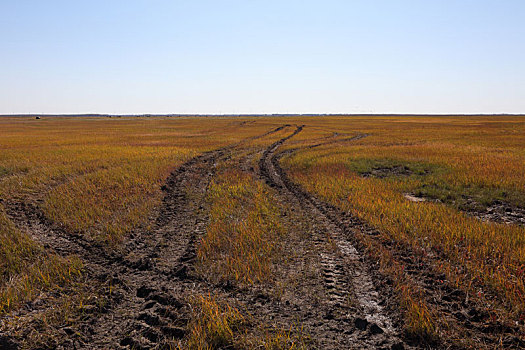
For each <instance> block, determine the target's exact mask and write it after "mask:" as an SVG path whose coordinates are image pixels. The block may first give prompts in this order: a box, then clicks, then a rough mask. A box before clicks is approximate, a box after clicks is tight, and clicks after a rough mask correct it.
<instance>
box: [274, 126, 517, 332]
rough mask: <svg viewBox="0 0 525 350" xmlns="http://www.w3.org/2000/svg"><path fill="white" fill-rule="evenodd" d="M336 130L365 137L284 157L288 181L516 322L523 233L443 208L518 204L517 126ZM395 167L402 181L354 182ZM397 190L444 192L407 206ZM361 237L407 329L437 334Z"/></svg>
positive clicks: (384, 253) (431, 316)
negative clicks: (468, 201) (390, 284)
mask: <svg viewBox="0 0 525 350" xmlns="http://www.w3.org/2000/svg"><path fill="white" fill-rule="evenodd" d="M482 119H483V118H482ZM511 129H512V132H511ZM342 130H343V131H348V132H352V131H353V132H367V133H370V134H371V135H370V136H369V137H367V138H364V139H362V140H359V141H358V142H355V143H354V144H339V145H338V144H334V145H327V146H324V147H319V148H316V149H312V150H304V151H299V152H297V153H295V155H293V156H291V157H287V158H285V159H283V165H284V166H285V168H287V169H288V171H289V172H290V174H291V176H292V179H293V180H294V181H296V182H298V183H299V184H301V185H302V186H303V187H304V188H305V189H306V190H308V191H310V192H312V193H314V194H316V195H318V196H320V197H321V198H323V199H324V200H326V201H328V202H330V203H332V204H334V205H336V206H338V207H339V208H341V209H343V210H344V211H348V212H350V213H352V214H353V215H355V216H356V217H358V218H360V219H362V220H363V221H365V222H367V223H369V224H370V225H371V226H373V227H376V228H378V229H379V231H380V232H381V237H382V239H383V240H385V241H387V242H392V241H394V242H400V243H402V244H408V246H409V247H411V249H412V250H413V251H415V252H418V254H420V255H421V256H423V257H427V258H430V257H432V259H434V260H435V259H438V261H440V263H438V264H436V266H435V268H436V269H437V271H438V272H439V273H444V274H445V276H446V278H447V280H448V281H450V282H451V283H452V285H454V286H457V287H459V288H461V289H463V290H465V291H467V292H468V293H470V295H473V296H474V297H473V299H474V298H476V297H479V298H478V301H479V303H480V305H484V306H485V308H488V309H490V312H491V313H492V314H495V315H498V316H497V318H498V319H499V320H500V321H503V322H510V323H513V322H519V320H520V319H523V316H524V312H525V303H524V300H525V298H524V295H525V294H524V293H525V277H524V274H523V266H525V228H523V227H520V226H517V225H504V224H498V223H493V222H483V221H480V220H479V219H477V218H474V217H471V216H469V215H466V214H465V213H463V212H461V211H459V210H458V208H460V207H461V205H458V206H457V207H454V206H453V205H447V202H448V203H451V202H452V201H458V198H459V199H460V198H463V197H465V196H472V197H474V198H478V200H479V202H480V203H490V202H492V201H494V200H500V199H502V198H503V197H504V198H505V199H507V200H508V199H509V198H514V200H513V201H514V202H515V203H523V202H522V200H523V195H524V194H525V192H523V188H525V187H524V184H525V161H524V160H525V152H524V149H523V147H520V146H519V144H520V142H524V141H525V122H524V121H523V120H519V119H518V120H515V119H512V118H510V120H508V121H497V122H496V121H495V120H490V119H486V120H481V121H480V120H475V119H474V118H397V119H396V118H371V119H370V120H364V119H360V118H356V119H355V123H349V124H347V126H342ZM306 132H308V129H306ZM311 133H312V135H311V137H312V138H313V137H315V136H314V135H316V133H315V132H313V131H311ZM386 154H387V155H388V158H385V155H386ZM427 164H431V166H427ZM396 166H403V169H407V172H408V173H410V174H409V176H397V175H395V174H394V175H392V176H385V177H381V178H380V177H374V176H370V177H367V178H363V177H362V176H361V174H362V173H365V172H369V171H371V170H373V168H374V167H377V168H387V170H388V169H392V168H393V167H396ZM435 169H437V171H436V170H435ZM440 169H444V171H440ZM404 193H415V194H419V195H428V196H430V197H432V196H433V197H437V198H441V196H445V198H444V199H446V200H444V203H436V202H432V201H430V202H423V203H414V202H410V201H408V200H406V199H405V198H404V197H403V194H404ZM511 201H512V200H511ZM459 203H461V202H460V201H459ZM362 239H363V240H364V241H363V244H364V245H365V246H367V247H368V248H369V251H371V252H372V254H373V255H374V256H375V258H376V259H378V260H379V261H382V262H383V267H384V270H385V271H387V274H389V275H391V276H394V279H395V280H396V281H395V285H396V287H397V290H398V297H399V300H400V305H401V306H402V308H403V309H404V310H405V311H404V312H405V315H406V321H405V322H406V325H407V326H406V328H407V331H408V332H409V333H411V334H412V335H414V336H421V337H423V338H433V337H434V336H435V334H436V333H439V332H441V330H442V328H443V327H445V326H446V325H442V324H441V322H442V319H441V317H440V315H439V313H438V312H437V310H432V308H431V307H430V305H426V304H425V301H424V300H423V299H421V298H420V297H419V295H420V293H419V292H418V287H417V286H415V285H411V282H410V280H409V279H406V278H405V277H404V273H403V263H402V262H397V261H396V259H395V258H393V257H392V255H391V254H390V255H389V254H388V253H389V250H388V248H385V247H382V246H381V245H380V244H379V245H378V243H377V242H378V241H379V240H375V242H374V241H373V240H371V239H369V238H366V237H362ZM374 252H376V253H377V254H374ZM396 266H397V268H396ZM480 290H482V291H483V292H480ZM489 295H490V298H489V299H490V301H489V300H487V299H486V297H488V296H489ZM495 301H497V302H495ZM503 309H505V310H506V311H503ZM440 324H441V325H440ZM440 329H441V330H440Z"/></svg>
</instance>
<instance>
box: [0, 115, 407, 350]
mask: <svg viewBox="0 0 525 350" xmlns="http://www.w3.org/2000/svg"><path fill="white" fill-rule="evenodd" d="M293 128H294V127H292V126H290V125H282V126H280V127H277V128H274V129H271V130H269V131H268V132H266V133H264V134H261V135H259V136H255V137H252V138H250V139H247V140H245V141H250V140H258V139H262V138H264V137H265V136H269V135H272V134H274V133H277V132H285V131H287V132H288V134H287V135H286V136H285V137H283V138H281V139H280V140H278V141H277V142H274V143H272V144H271V145H270V146H268V147H267V148H264V147H261V146H258V148H257V149H252V150H251V151H249V152H248V155H247V156H244V157H240V158H239V160H238V161H239V166H240V167H241V168H243V169H246V170H247V171H251V172H255V173H257V174H256V175H257V176H259V177H260V178H261V179H262V180H264V181H265V182H267V183H268V184H269V185H270V186H272V187H273V190H272V191H273V192H272V193H274V194H275V197H276V198H275V199H276V201H278V202H280V203H281V204H282V205H283V207H284V206H286V207H290V208H293V213H291V214H290V215H289V217H288V218H286V219H285V220H288V221H287V222H288V225H289V226H290V227H292V226H293V225H294V223H295V222H298V221H301V222H302V225H303V227H305V230H308V232H306V234H308V235H309V239H308V240H304V239H302V238H301V237H300V234H305V232H302V233H301V232H296V231H297V229H296V227H295V226H294V227H295V230H296V231H293V232H291V236H290V238H289V239H290V241H289V243H290V246H291V249H292V250H294V251H296V252H301V254H303V255H301V256H299V257H298V258H297V259H296V261H295V265H290V266H284V267H282V270H281V272H282V273H283V275H293V274H297V271H299V270H301V269H303V270H305V271H306V270H308V271H309V270H311V269H314V270H315V271H318V273H315V274H314V275H312V276H309V277H308V278H303V279H302V280H301V279H300V278H298V282H296V285H295V286H294V287H293V288H290V290H288V291H286V292H285V293H284V296H282V297H281V298H278V297H275V296H274V294H275V293H274V292H273V291H272V290H264V289H260V288H237V287H232V286H224V285H213V284H210V283H209V282H208V281H205V280H202V279H201V278H200V277H199V276H198V275H197V274H195V272H194V268H193V267H194V264H195V260H196V253H195V251H196V243H197V242H198V240H199V238H200V237H202V236H203V235H204V234H205V231H206V225H207V224H208V217H207V213H206V210H207V208H206V203H205V198H206V194H207V191H208V187H209V184H210V181H211V180H212V179H213V177H214V175H215V171H216V168H217V165H219V164H220V163H221V162H225V161H227V160H229V159H231V158H235V157H236V154H241V153H243V154H244V153H246V152H245V149H244V148H243V142H241V143H238V144H235V145H230V146H228V147H225V148H222V149H219V150H216V151H212V152H208V153H204V154H202V155H200V156H198V157H195V158H193V159H191V160H190V161H188V162H186V163H185V164H183V165H182V166H180V167H179V168H178V169H177V170H176V171H175V172H173V174H172V175H171V176H170V177H169V178H168V180H167V182H166V184H165V185H164V186H163V190H164V193H165V196H164V199H163V203H162V208H161V210H160V212H159V215H158V218H157V219H156V222H155V225H154V227H153V229H151V230H149V231H137V232H134V233H133V234H131V235H130V237H129V240H128V241H127V242H126V244H125V245H124V246H123V247H121V248H120V249H119V250H116V251H111V252H110V251H108V250H107V249H106V248H105V247H103V246H102V245H100V244H97V243H96V242H94V241H91V240H89V239H87V238H85V237H83V236H81V235H79V234H75V233H72V232H67V231H65V230H63V229H62V228H60V227H58V226H56V225H54V224H53V223H50V222H49V221H47V220H46V219H45V217H44V215H43V214H42V213H41V212H40V211H39V209H38V208H37V207H34V206H27V205H23V204H20V203H18V204H16V203H12V204H11V205H10V206H9V207H8V214H9V216H10V217H11V218H12V220H13V221H14V222H15V223H16V225H17V226H18V227H19V228H20V229H22V230H24V231H26V232H28V233H29V234H31V236H32V237H33V238H34V239H35V240H36V241H38V242H40V243H41V244H42V245H44V246H45V247H46V248H47V249H50V250H53V251H54V252H56V253H57V254H59V255H61V256H69V255H76V256H79V257H80V258H81V259H82V261H83V262H84V265H85V274H86V275H87V276H88V277H89V279H92V280H94V281H99V283H100V284H110V285H111V286H112V289H111V295H110V296H108V300H107V303H106V304H105V305H104V306H103V307H98V308H96V309H94V310H92V313H91V314H88V315H84V318H83V320H82V321H81V322H80V323H79V324H78V326H77V328H76V329H73V330H71V329H68V328H66V329H59V330H58V331H59V332H62V334H63V335H64V337H63V339H59V340H57V343H56V346H57V347H62V348H66V349H94V348H99V349H159V348H166V347H168V346H170V345H173V344H176V343H177V341H178V340H182V339H184V338H185V337H186V336H187V331H188V329H187V326H188V323H189V321H190V319H191V317H192V309H191V306H190V305H189V304H188V300H189V299H190V298H191V297H192V296H195V295H202V294H206V293H211V294H214V295H219V296H220V297H221V298H222V299H224V300H226V301H228V302H229V303H231V304H232V305H237V306H239V305H240V309H244V310H246V311H247V312H248V313H249V314H250V315H252V317H253V318H254V319H256V320H258V322H261V323H265V324H269V325H274V326H275V327H279V328H280V329H289V328H290V327H293V326H297V327H300V328H302V329H303V332H304V333H305V334H306V335H307V337H308V338H310V339H311V342H310V343H309V344H310V346H311V347H312V348H325V349H341V348H384V349H389V348H392V349H401V348H403V347H404V345H403V342H402V340H401V339H400V337H399V334H398V333H399V331H398V328H397V325H396V322H395V321H394V320H395V319H396V317H397V316H396V315H395V314H392V312H391V311H388V310H386V309H385V308H384V307H383V305H385V303H386V302H385V300H384V299H385V298H386V296H384V295H382V294H381V293H380V291H379V290H378V289H376V287H375V285H374V281H373V278H372V274H373V271H372V270H370V269H369V267H368V265H367V263H366V261H364V260H363V259H362V257H361V255H360V254H359V253H358V251H357V250H356V249H355V248H354V246H352V244H351V240H349V239H347V238H348V237H347V236H348V235H350V234H352V233H351V232H350V231H349V229H348V227H346V226H341V224H340V223H339V222H337V221H336V220H334V218H333V217H332V216H330V215H329V213H327V211H326V207H324V206H323V205H322V203H320V202H316V200H315V199H314V198H313V197H310V196H308V195H307V194H305V193H304V192H302V191H301V190H300V189H298V188H297V187H295V186H294V185H293V184H292V183H290V182H289V181H288V179H287V177H286V175H285V174H284V172H283V171H282V169H281V168H280V167H279V164H278V160H279V157H280V156H281V155H282V153H281V154H278V153H277V151H278V149H279V146H281V145H282V144H283V143H284V142H286V141H287V140H289V139H290V138H292V137H294V136H295V135H297V134H298V133H300V132H301V130H302V127H295V128H294V130H292V129H293ZM359 137H362V136H358V138H359ZM352 139H354V138H352ZM328 142H332V141H328ZM315 146H316V145H315ZM254 159H255V160H257V159H259V169H258V170H255V169H253V168H252V167H251V165H250V164H253V162H252V161H253V160H254ZM312 296H313V297H316V298H317V296H320V297H319V298H317V299H315V302H314V301H313V299H312ZM45 307H49V305H45V304H44V305H27V306H26V307H25V308H24V309H23V310H21V311H20V313H18V314H17V316H16V317H22V318H24V317H25V318H28V319H30V318H31V316H32V315H33V314H35V313H38V312H39V311H42V310H41V309H42V308H45ZM7 321H8V319H4V320H2V322H7ZM27 331H30V330H29V329H28V330H27ZM0 335H2V336H3V334H0ZM7 336H9V334H7ZM13 344H16V343H15V342H13ZM13 346H14V347H15V348H16V346H15V345H13Z"/></svg>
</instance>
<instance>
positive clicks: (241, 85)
mask: <svg viewBox="0 0 525 350" xmlns="http://www.w3.org/2000/svg"><path fill="white" fill-rule="evenodd" d="M0 45H1V46H0V47H1V51H0V113H85V112H95V113H274V112H282V113H339V112H340V113H499V112H506V113H525V1H524V0H492V1H487V0H412V1H408V0H399V1H395V0H389V1H387V0H322V1H321V0H318V1H309V0H300V1H299V0H297V1H295V0H289V1H287V0H280V1H274V0H260V1H259V0H243V1H240V0H239V1H229V0H215V1H211V0H209V1H199V0H188V1H173V0H172V1H168V0H165V1H164V0H163V1H161V0H150V1H146V0H143V1H135V0H126V1H123V0H105V1H98V0H95V1H93V0H90V1H83V0H82V1H80V0H74V1H71V0H69V1H53V0H48V1H41V0H38V1H37V0H34V1H27V0H0Z"/></svg>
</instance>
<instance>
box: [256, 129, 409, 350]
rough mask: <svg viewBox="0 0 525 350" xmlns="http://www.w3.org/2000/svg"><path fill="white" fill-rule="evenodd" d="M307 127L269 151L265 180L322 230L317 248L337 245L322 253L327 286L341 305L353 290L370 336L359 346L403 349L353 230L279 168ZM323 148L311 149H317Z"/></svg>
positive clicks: (358, 320)
mask: <svg viewBox="0 0 525 350" xmlns="http://www.w3.org/2000/svg"><path fill="white" fill-rule="evenodd" d="M303 128H304V126H297V127H296V130H295V131H294V132H293V133H292V134H290V135H288V136H287V137H284V138H282V139H281V140H279V141H277V142H275V143H274V144H272V145H271V146H270V147H269V148H268V149H266V151H265V152H264V154H263V156H262V158H261V160H260V163H259V167H260V173H261V177H262V178H263V179H265V180H266V182H267V183H268V184H269V185H270V186H272V187H274V188H276V189H277V191H278V192H279V194H280V196H282V197H283V198H284V199H285V200H287V201H289V202H291V203H292V204H293V205H295V206H297V205H299V206H300V207H301V208H303V210H304V211H305V212H306V213H308V216H309V219H310V220H314V221H315V224H316V226H317V227H318V228H319V229H320V230H321V231H322V232H318V233H316V237H313V239H314V240H315V242H316V245H318V246H319V247H323V246H324V244H325V243H326V242H327V241H331V242H333V243H334V245H335V247H336V249H335V251H333V252H331V251H327V250H326V249H325V251H324V252H322V253H321V254H320V259H321V265H322V267H323V275H324V276H323V277H324V281H325V286H326V289H327V291H328V293H327V294H328V295H329V297H330V302H331V303H332V304H337V305H340V304H341V302H342V299H343V298H344V295H345V294H346V293H347V292H348V290H352V291H353V294H354V296H355V298H356V299H357V302H358V304H359V307H360V311H361V315H360V316H359V315H352V316H354V324H355V327H356V328H357V330H358V331H362V332H365V331H366V333H367V335H368V337H366V338H364V339H363V337H360V338H359V339H360V340H361V342H362V343H361V345H359V346H358V347H375V348H377V347H385V346H387V345H388V346H391V347H392V348H402V346H403V345H402V342H401V341H400V339H399V337H398V334H399V331H398V330H397V329H396V327H395V326H394V324H393V321H392V319H391V317H390V315H389V314H388V313H387V312H386V310H384V308H383V307H382V304H383V303H384V300H382V298H381V295H380V294H379V293H378V291H377V289H376V288H375V285H374V283H373V280H372V277H371V272H370V270H369V268H368V267H367V265H366V264H365V262H364V259H363V258H362V256H361V255H360V254H359V252H358V251H357V250H356V249H355V247H354V246H353V245H352V244H351V242H350V241H349V240H348V239H347V238H346V237H347V236H348V235H349V234H351V232H352V229H353V228H351V227H346V226H345V225H344V224H343V223H341V222H340V221H339V220H337V217H336V216H335V215H331V213H329V212H328V210H327V208H326V207H325V206H324V205H323V203H321V202H319V201H318V200H317V199H315V198H314V197H313V196H311V195H309V194H308V193H306V192H304V191H302V190H301V189H300V188H299V187H298V186H296V185H294V184H293V183H292V182H291V181H290V180H289V179H288V178H287V176H286V174H285V173H284V171H283V169H282V168H281V167H280V165H279V159H280V158H281V157H282V156H283V154H284V153H290V152H293V151H294V150H288V151H286V152H284V153H280V154H278V153H277V151H278V149H279V147H280V146H281V145H282V144H283V143H284V142H286V141H287V140H288V139H290V138H292V137H293V136H295V135H297V134H298V133H300V132H301V131H302V129H303ZM363 137H365V135H358V136H354V137H353V138H351V139H353V140H357V139H360V138H363ZM329 143H331V142H329ZM320 145H321V144H316V145H312V146H308V147H309V148H313V147H318V146H320ZM315 224H314V225H315ZM350 286H351V288H350ZM355 316H357V317H355ZM356 345H357V344H356Z"/></svg>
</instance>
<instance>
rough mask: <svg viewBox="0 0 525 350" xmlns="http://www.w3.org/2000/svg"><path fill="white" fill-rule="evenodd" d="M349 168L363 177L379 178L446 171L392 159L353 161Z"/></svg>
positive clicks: (423, 174)
mask: <svg viewBox="0 0 525 350" xmlns="http://www.w3.org/2000/svg"><path fill="white" fill-rule="evenodd" d="M349 168H350V170H352V171H355V172H356V173H358V174H360V175H361V176H366V177H378V178H389V177H406V176H425V175H430V174H435V173H438V172H444V171H446V169H445V168H444V167H442V166H440V165H436V164H431V163H427V162H413V161H403V160H399V159H391V158H379V159H371V158H357V159H352V160H351V161H350V163H349Z"/></svg>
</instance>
